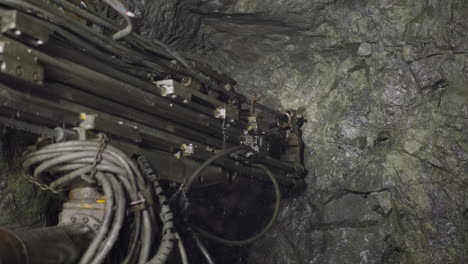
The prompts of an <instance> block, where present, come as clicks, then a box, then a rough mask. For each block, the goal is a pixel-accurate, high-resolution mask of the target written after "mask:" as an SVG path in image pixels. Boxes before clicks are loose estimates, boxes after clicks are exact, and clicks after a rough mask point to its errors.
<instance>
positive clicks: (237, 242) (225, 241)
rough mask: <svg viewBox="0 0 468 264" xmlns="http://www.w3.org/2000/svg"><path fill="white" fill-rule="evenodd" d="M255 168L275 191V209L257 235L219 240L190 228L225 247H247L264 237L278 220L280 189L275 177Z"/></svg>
mask: <svg viewBox="0 0 468 264" xmlns="http://www.w3.org/2000/svg"><path fill="white" fill-rule="evenodd" d="M254 166H255V167H257V168H261V169H263V170H264V171H265V173H266V175H267V176H268V177H269V178H270V180H271V182H272V183H273V187H274V190H275V209H274V211H273V215H272V217H271V219H270V221H269V222H268V224H267V225H266V226H265V227H264V228H263V230H262V231H260V232H259V233H258V234H256V235H254V236H252V237H250V238H248V239H243V240H229V239H224V238H221V237H219V236H216V235H214V234H212V233H210V232H208V231H205V230H203V229H201V228H198V227H196V226H192V228H193V229H194V230H195V231H196V232H198V233H199V234H200V235H201V236H203V237H205V238H207V239H210V240H213V241H215V242H218V243H221V244H223V245H227V246H244V245H247V244H250V243H252V242H254V241H255V240H257V239H259V238H260V237H262V236H263V235H265V234H266V233H267V232H268V231H269V230H270V229H271V227H273V224H274V223H275V222H276V219H277V218H278V214H279V210H280V207H281V190H280V187H279V184H278V181H277V180H276V178H275V176H274V175H273V173H272V172H271V171H270V170H269V169H268V168H267V167H265V166H263V165H261V164H255V165H254Z"/></svg>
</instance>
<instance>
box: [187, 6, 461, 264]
mask: <svg viewBox="0 0 468 264" xmlns="http://www.w3.org/2000/svg"><path fill="white" fill-rule="evenodd" d="M196 12H197V13H199V14H200V15H201V16H202V24H203V26H204V33H205V34H206V36H205V40H206V41H207V43H206V44H205V47H207V48H209V49H210V51H209V52H208V54H207V56H208V57H209V58H210V60H211V61H216V62H217V63H218V65H219V67H222V68H224V69H225V70H226V71H228V72H229V73H230V74H231V75H232V76H233V77H234V78H235V79H236V80H237V81H238V82H239V89H240V90H241V91H242V92H244V93H255V94H257V95H259V97H260V98H262V102H263V103H266V104H269V105H272V106H275V107H283V108H301V109H302V110H303V113H304V115H305V116H306V118H307V120H308V122H307V123H306V124H305V126H304V127H303V132H304V140H305V143H306V146H307V148H306V153H305V154H306V166H307V168H308V170H309V175H308V176H307V182H308V188H307V190H306V192H305V194H304V195H303V196H302V197H300V198H297V199H294V200H289V201H286V202H285V204H284V209H283V212H282V215H281V219H280V222H279V224H278V225H277V226H276V228H275V230H274V231H273V232H272V233H270V235H269V236H268V237H266V238H265V239H263V240H262V241H261V242H259V243H257V244H256V245H255V246H254V247H253V249H252V251H251V254H250V257H249V260H248V263H257V264H261V263H270V264H274V263H278V264H280V263H281V264H285V263H298V264H302V263H334V264H337V263H421V264H422V263H464V261H465V262H468V242H467V239H468V230H467V229H468V196H467V193H468V162H467V161H468V55H467V52H468V46H467V45H468V44H467V43H468V42H467V41H468V37H467V33H466V32H468V31H467V30H468V3H467V2H466V1H456V0H448V1H431V0H428V1H425V0H411V1H410V0H403V1H386V0H380V1H349V0H347V1H344V0H341V1H340V0H314V1H301V0H296V1H286V0H264V1H258V0H241V1H227V0H226V1H221V0H218V1H207V2H205V3H203V4H202V5H200V6H199V8H198V9H197V10H196Z"/></svg>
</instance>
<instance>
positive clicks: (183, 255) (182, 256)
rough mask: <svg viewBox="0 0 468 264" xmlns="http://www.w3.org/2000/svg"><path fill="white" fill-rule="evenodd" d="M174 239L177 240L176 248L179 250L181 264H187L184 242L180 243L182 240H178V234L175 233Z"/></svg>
mask: <svg viewBox="0 0 468 264" xmlns="http://www.w3.org/2000/svg"><path fill="white" fill-rule="evenodd" d="M175 238H176V239H177V246H178V248H179V254H180V259H181V261H182V264H189V261H188V256H187V251H186V250H185V246H184V242H183V241H182V238H180V236H179V233H175Z"/></svg>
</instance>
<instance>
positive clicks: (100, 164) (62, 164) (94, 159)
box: [23, 140, 154, 264]
mask: <svg viewBox="0 0 468 264" xmlns="http://www.w3.org/2000/svg"><path fill="white" fill-rule="evenodd" d="M23 167H24V168H25V169H26V170H27V172H28V173H29V174H30V176H31V177H32V178H33V180H34V181H36V182H38V183H39V184H42V185H47V186H48V187H49V188H51V189H55V190H62V189H67V188H69V187H70V185H71V184H72V183H74V182H76V180H82V181H86V182H88V183H90V184H93V183H95V184H98V185H99V186H101V188H102V190H103V193H104V195H105V197H106V205H105V215H104V219H103V220H102V222H101V226H100V227H99V229H98V231H97V232H96V234H95V236H94V239H93V240H92V242H91V244H90V245H89V247H88V248H87V250H86V252H85V253H84V254H83V256H82V258H81V260H80V262H79V263H80V264H99V263H102V262H103V261H104V259H105V258H106V257H107V255H108V254H109V252H110V250H111V249H112V247H113V245H114V244H115V242H116V240H117V238H118V236H119V232H120V229H121V228H122V225H123V221H124V217H125V214H126V212H127V211H128V210H127V209H129V207H130V205H135V204H139V203H142V202H144V197H143V195H142V193H143V190H144V189H145V179H144V178H143V175H142V174H141V173H140V171H139V170H138V167H137V165H136V164H135V163H134V162H133V161H132V160H131V159H130V158H129V157H128V156H127V155H125V154H124V153H123V152H121V151H120V150H118V149H117V148H115V147H113V146H111V145H108V144H103V142H99V141H90V140H76V141H67V142H61V143H55V144H51V145H48V146H45V147H42V148H40V149H35V150H32V151H29V152H27V153H26V154H25V156H24V160H23ZM133 214H134V218H133V219H134V228H133V230H132V235H133V238H132V239H131V243H130V245H129V248H128V250H127V257H126V260H125V261H124V263H126V262H129V261H130V260H131V259H135V258H137V259H138V262H137V263H139V264H143V263H146V261H147V259H148V255H149V252H150V248H151V241H152V240H153V236H152V233H151V228H152V227H151V223H153V222H154V219H151V216H152V215H154V212H153V209H152V208H151V207H150V206H146V207H144V208H143V209H141V210H134V212H133ZM139 244H140V245H139ZM136 249H139V252H136Z"/></svg>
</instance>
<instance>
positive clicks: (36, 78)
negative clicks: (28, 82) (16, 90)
mask: <svg viewBox="0 0 468 264" xmlns="http://www.w3.org/2000/svg"><path fill="white" fill-rule="evenodd" d="M33 80H34V81H35V82H39V73H37V72H35V73H34V74H33Z"/></svg>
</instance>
